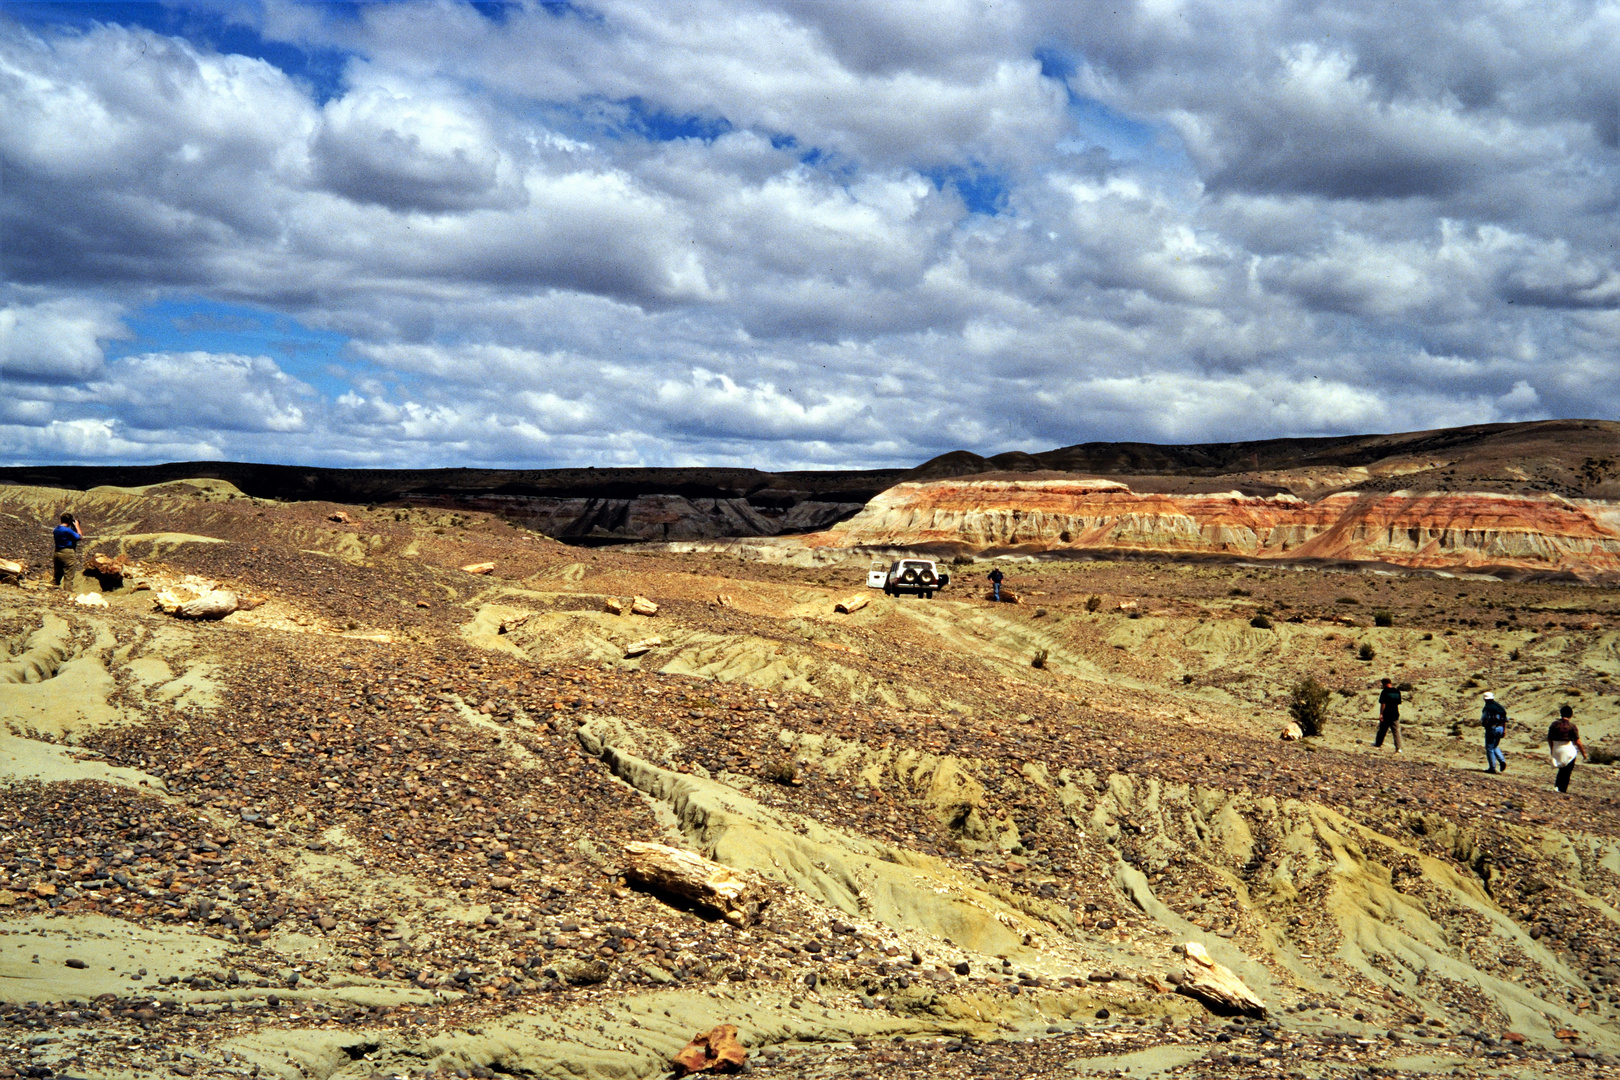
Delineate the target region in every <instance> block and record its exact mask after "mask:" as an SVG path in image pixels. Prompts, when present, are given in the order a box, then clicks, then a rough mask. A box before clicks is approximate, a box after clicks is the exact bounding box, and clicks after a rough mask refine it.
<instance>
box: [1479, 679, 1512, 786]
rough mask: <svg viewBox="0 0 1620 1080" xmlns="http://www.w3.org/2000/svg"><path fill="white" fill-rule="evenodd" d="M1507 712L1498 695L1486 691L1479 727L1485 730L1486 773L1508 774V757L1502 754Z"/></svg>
mask: <svg viewBox="0 0 1620 1080" xmlns="http://www.w3.org/2000/svg"><path fill="white" fill-rule="evenodd" d="M1507 721H1508V714H1507V710H1506V709H1504V708H1503V707H1502V703H1501V702H1500V701H1497V700H1496V695H1495V694H1493V693H1491V692H1490V691H1489V690H1487V691H1485V707H1484V708H1483V709H1482V710H1480V714H1479V726H1480V727H1482V728H1484V729H1485V771H1486V772H1488V773H1494V772H1507V757H1506V755H1504V754H1503V753H1502V736H1503V735H1506V734H1507Z"/></svg>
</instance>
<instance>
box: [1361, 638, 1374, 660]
mask: <svg viewBox="0 0 1620 1080" xmlns="http://www.w3.org/2000/svg"><path fill="white" fill-rule="evenodd" d="M1377 655H1378V653H1377V652H1375V651H1374V650H1373V647H1372V646H1371V645H1369V644H1368V643H1367V642H1365V641H1364V642H1362V643H1361V648H1359V649H1357V650H1356V656H1357V657H1358V658H1360V659H1362V660H1371V659H1372V658H1373V657H1375V656H1377Z"/></svg>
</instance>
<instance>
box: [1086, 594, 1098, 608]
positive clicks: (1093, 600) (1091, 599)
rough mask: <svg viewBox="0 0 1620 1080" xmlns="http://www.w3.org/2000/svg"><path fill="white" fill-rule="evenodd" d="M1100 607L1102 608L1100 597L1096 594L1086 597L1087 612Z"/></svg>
mask: <svg viewBox="0 0 1620 1080" xmlns="http://www.w3.org/2000/svg"><path fill="white" fill-rule="evenodd" d="M1100 607H1102V597H1100V596H1098V595H1097V594H1096V593H1092V594H1091V595H1090V596H1088V597H1086V610H1087V611H1096V610H1097V609H1098V608H1100Z"/></svg>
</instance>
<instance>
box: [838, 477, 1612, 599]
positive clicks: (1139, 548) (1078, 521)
mask: <svg viewBox="0 0 1620 1080" xmlns="http://www.w3.org/2000/svg"><path fill="white" fill-rule="evenodd" d="M806 543H808V544H811V545H812V546H817V547H823V546H825V547H840V548H852V547H861V548H894V547H910V548H925V549H929V550H935V551H956V552H975V553H982V552H987V551H993V552H1001V553H1011V552H1017V553H1022V554H1051V553H1059V552H1095V553H1114V554H1119V553H1131V552H1141V553H1154V554H1165V555H1211V556H1224V557H1239V558H1244V559H1260V560H1286V561H1290V562H1304V563H1311V562H1315V563H1329V562H1376V563H1385V564H1388V565H1392V566H1401V567H1408V568H1416V569H1467V570H1480V571H1488V572H1494V573H1500V572H1504V571H1506V572H1511V573H1514V574H1515V576H1524V575H1525V574H1555V575H1566V574H1574V575H1576V576H1578V577H1582V578H1607V577H1609V576H1611V575H1615V574H1616V573H1620V506H1616V505H1615V504H1614V503H1611V502H1608V501H1606V500H1594V499H1568V498H1564V497H1561V496H1556V495H1509V494H1498V493H1493V492H1487V493H1461V492H1459V493H1447V492H1432V491H1431V492H1408V491H1395V492H1372V493H1363V492H1357V491H1346V492H1338V493H1334V494H1332V495H1328V496H1326V497H1325V498H1321V499H1318V500H1316V501H1314V502H1311V501H1307V500H1305V499H1302V498H1300V497H1298V496H1296V495H1292V494H1280V495H1246V494H1244V493H1243V492H1241V491H1229V492H1224V493H1199V494H1188V495H1172V494H1165V493H1155V492H1147V493H1143V492H1136V491H1133V490H1131V488H1129V487H1127V486H1126V485H1124V484H1122V483H1119V482H1117V481H1110V480H1102V479H1087V480H1051V479H1039V480H1018V479H996V480H966V481H964V480H938V481H932V482H928V483H920V484H918V483H906V484H899V485H896V486H895V487H893V488H890V489H889V490H888V491H885V492H883V493H882V494H881V495H879V496H877V497H876V498H875V499H873V500H872V501H871V502H869V503H868V504H867V505H866V507H865V508H864V509H862V511H861V512H860V513H859V514H857V515H855V516H854V517H853V518H851V519H849V520H848V521H846V522H843V523H841V524H839V525H836V526H834V527H833V528H831V529H829V530H827V531H825V532H823V533H821V534H818V535H816V536H813V537H807V538H806Z"/></svg>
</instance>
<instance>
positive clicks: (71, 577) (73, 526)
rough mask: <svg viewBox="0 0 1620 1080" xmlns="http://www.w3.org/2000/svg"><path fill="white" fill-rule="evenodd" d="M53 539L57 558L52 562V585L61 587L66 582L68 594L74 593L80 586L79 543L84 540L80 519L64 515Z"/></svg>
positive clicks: (54, 530) (52, 532)
mask: <svg viewBox="0 0 1620 1080" xmlns="http://www.w3.org/2000/svg"><path fill="white" fill-rule="evenodd" d="M51 538H52V540H53V541H54V542H55V544H56V556H55V558H54V559H52V561H51V584H52V585H54V586H57V587H61V586H62V582H63V581H64V580H65V581H66V582H67V586H66V588H67V590H68V592H72V591H73V587H74V586H75V585H77V584H78V576H79V541H81V540H83V539H84V536H83V534H82V532H81V531H80V529H79V519H78V518H76V517H74V516H73V515H72V514H63V515H62V523H61V524H60V525H58V526H57V527H56V528H55V529H52V530H51Z"/></svg>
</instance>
